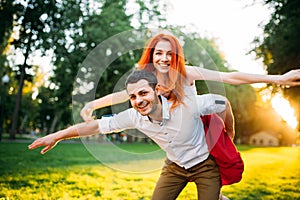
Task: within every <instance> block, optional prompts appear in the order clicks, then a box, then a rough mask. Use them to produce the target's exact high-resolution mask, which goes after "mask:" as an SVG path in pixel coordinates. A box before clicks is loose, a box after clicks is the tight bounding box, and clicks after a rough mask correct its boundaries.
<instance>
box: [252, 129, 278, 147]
mask: <svg viewBox="0 0 300 200" xmlns="http://www.w3.org/2000/svg"><path fill="white" fill-rule="evenodd" d="M249 144H250V145H255V146H279V138H277V137H276V136H274V135H273V134H271V133H269V132H266V131H261V132H258V133H255V134H253V135H251V136H250V140H249Z"/></svg>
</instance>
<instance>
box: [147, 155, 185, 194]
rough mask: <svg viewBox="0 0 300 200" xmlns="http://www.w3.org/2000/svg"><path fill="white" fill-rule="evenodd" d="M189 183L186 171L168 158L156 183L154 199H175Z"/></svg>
mask: <svg viewBox="0 0 300 200" xmlns="http://www.w3.org/2000/svg"><path fill="white" fill-rule="evenodd" d="M187 183H188V179H187V177H186V172H185V170H184V169H183V168H181V167H179V166H178V165H176V164H175V163H172V162H171V161H168V160H166V164H165V166H164V167H163V169H162V172H161V175H160V177H159V179H158V181H157V183H156V186H155V189H154V192H153V196H152V199H153V200H174V199H176V198H177V197H178V195H179V194H180V192H181V191H182V190H183V188H184V187H185V186H186V184H187Z"/></svg>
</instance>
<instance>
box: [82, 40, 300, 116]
mask: <svg viewBox="0 0 300 200" xmlns="http://www.w3.org/2000/svg"><path fill="white" fill-rule="evenodd" d="M138 69H146V70H150V71H152V72H153V73H154V74H155V75H156V76H157V78H158V81H159V86H160V87H159V90H160V91H161V94H163V95H164V96H168V98H169V100H172V101H174V103H173V106H172V108H174V107H176V106H177V105H178V104H180V103H181V102H182V98H183V97H184V95H190V94H191V93H192V94H193V93H195V92H196V90H195V81H196V80H210V81H219V82H224V83H229V84H233V85H239V84H252V83H275V84H282V85H289V86H296V85H300V81H299V80H300V69H297V70H291V71H289V72H287V73H285V74H283V75H259V74H248V73H242V72H218V71H213V70H208V69H204V68H201V67H193V66H185V59H184V54H183V49H182V47H181V45H180V43H179V41H178V40H177V39H176V38H175V37H174V36H172V35H168V34H158V35H156V36H154V37H152V38H151V39H150V40H149V41H148V42H147V43H146V45H145V47H144V51H143V54H142V56H141V58H140V60H139V62H138ZM127 100H128V95H127V94H126V91H125V90H123V91H121V92H116V93H112V94H109V95H107V96H104V97H101V98H99V99H96V100H94V101H91V102H88V103H87V104H86V105H85V106H84V108H83V109H82V110H81V112H80V115H81V117H82V118H83V120H84V121H90V120H92V119H93V118H92V112H93V110H95V109H99V108H103V107H106V106H111V105H114V104H118V103H122V102H125V101H127Z"/></svg>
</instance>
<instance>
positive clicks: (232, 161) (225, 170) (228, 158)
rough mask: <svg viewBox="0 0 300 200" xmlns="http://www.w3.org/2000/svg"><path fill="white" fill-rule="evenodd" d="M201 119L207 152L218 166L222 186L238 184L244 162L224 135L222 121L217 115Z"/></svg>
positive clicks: (226, 135)
mask: <svg viewBox="0 0 300 200" xmlns="http://www.w3.org/2000/svg"><path fill="white" fill-rule="evenodd" d="M201 119H202V122H203V125H204V130H205V136H206V142H207V146H208V150H209V151H210V154H211V155H212V156H213V157H214V158H215V160H216V163H217V165H218V166H219V170H220V176H221V183H222V185H230V184H233V183H237V182H239V181H240V180H241V179H242V174H243V171H244V162H243V160H242V157H241V155H240V153H239V152H238V150H237V148H236V146H235V144H234V143H233V141H232V140H231V139H230V137H229V136H228V134H227V133H226V130H225V125H224V122H223V120H222V119H221V118H220V117H219V116H218V115H217V114H212V115H205V116H201Z"/></svg>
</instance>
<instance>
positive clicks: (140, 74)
mask: <svg viewBox="0 0 300 200" xmlns="http://www.w3.org/2000/svg"><path fill="white" fill-rule="evenodd" d="M140 80H146V81H147V82H148V83H149V86H150V87H152V89H153V90H154V91H155V87H156V85H157V78H156V76H155V75H154V74H153V73H152V72H149V71H147V70H135V71H133V72H132V73H131V74H130V75H129V76H128V77H127V79H126V81H125V87H126V88H127V85H128V84H131V83H137V82H138V81H140Z"/></svg>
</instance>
